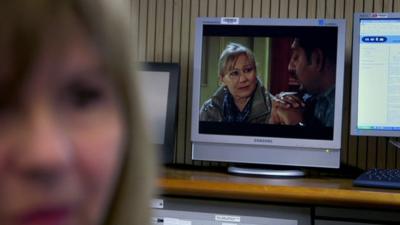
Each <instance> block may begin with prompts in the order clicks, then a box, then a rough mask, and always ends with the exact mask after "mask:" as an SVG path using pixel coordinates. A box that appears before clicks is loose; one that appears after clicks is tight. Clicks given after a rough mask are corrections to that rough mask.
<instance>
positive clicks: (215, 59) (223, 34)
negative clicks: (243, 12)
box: [192, 18, 345, 168]
mask: <svg viewBox="0 0 400 225" xmlns="http://www.w3.org/2000/svg"><path fill="white" fill-rule="evenodd" d="M195 38H196V40H195V55H194V73H193V101H192V104H193V105H192V142H193V159H199V160H210V161H225V162H241V163H254V164H273V165H295V166H310V167H329V168H335V167H338V166H339V161H340V147H341V128H342V98H343V67H344V46H345V23H344V21H343V20H328V19H265V18H258V19H255V18H198V19H197V21H196V37H195ZM295 154H298V157H296V156H295ZM294 156H295V157H294Z"/></svg>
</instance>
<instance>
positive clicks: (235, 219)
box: [215, 215, 240, 223]
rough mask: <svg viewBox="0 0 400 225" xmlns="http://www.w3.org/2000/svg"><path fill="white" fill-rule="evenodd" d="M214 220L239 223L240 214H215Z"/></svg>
mask: <svg viewBox="0 0 400 225" xmlns="http://www.w3.org/2000/svg"><path fill="white" fill-rule="evenodd" d="M215 220H216V221H223V222H235V223H240V216H230V215H215Z"/></svg>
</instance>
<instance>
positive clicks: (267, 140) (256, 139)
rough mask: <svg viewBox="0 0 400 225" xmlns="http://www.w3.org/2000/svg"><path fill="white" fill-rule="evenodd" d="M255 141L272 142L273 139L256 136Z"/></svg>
mask: <svg viewBox="0 0 400 225" xmlns="http://www.w3.org/2000/svg"><path fill="white" fill-rule="evenodd" d="M254 142H258V143H272V140H271V139H264V138H254Z"/></svg>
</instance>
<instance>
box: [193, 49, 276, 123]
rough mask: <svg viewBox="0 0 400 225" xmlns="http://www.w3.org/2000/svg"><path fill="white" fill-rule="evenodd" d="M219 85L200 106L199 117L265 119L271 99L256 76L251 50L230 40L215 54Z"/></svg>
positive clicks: (217, 120) (257, 121)
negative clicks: (217, 60)
mask: <svg viewBox="0 0 400 225" xmlns="http://www.w3.org/2000/svg"><path fill="white" fill-rule="evenodd" d="M218 67H219V74H218V76H219V81H220V83H221V84H222V85H221V87H219V88H218V89H217V91H216V92H215V93H214V94H213V96H212V97H211V98H210V99H208V100H207V101H206V102H205V103H204V104H203V106H202V107H201V109H200V121H215V122H249V123H265V122H266V121H268V118H269V116H270V113H271V99H270V96H269V94H266V91H265V88H264V87H263V86H262V84H261V82H260V81H259V79H258V78H257V67H256V62H255V58H254V54H253V52H251V51H250V49H248V48H246V47H244V46H243V45H240V44H237V43H230V44H228V45H227V46H226V48H225V49H224V51H223V52H222V54H221V56H220V58H219V64H218Z"/></svg>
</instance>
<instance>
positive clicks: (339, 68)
mask: <svg viewBox="0 0 400 225" xmlns="http://www.w3.org/2000/svg"><path fill="white" fill-rule="evenodd" d="M222 20H223V18H221V17H214V18H210V17H200V18H197V19H196V30H195V51H194V64H193V99H192V106H193V107H192V130H191V131H192V135H191V138H192V142H193V143H194V144H195V143H215V144H219V143H221V141H222V142H223V143H224V144H239V145H249V146H250V145H253V146H273V147H282V146H283V147H290V148H297V147H299V148H315V149H321V148H324V149H336V150H340V148H341V135H342V133H341V131H342V109H343V80H344V60H345V31H346V25H345V20H343V19H267V18H237V23H236V24H232V26H234V25H249V26H252V25H262V26H315V27H318V26H335V27H337V28H338V48H337V65H336V74H337V76H336V91H335V122H334V132H333V139H332V140H314V139H308V140H307V139H296V138H276V137H275V138H272V137H253V136H250V137H249V136H239V135H216V134H202V133H199V109H200V85H199V84H200V82H201V81H200V79H201V77H200V75H201V60H202V57H201V55H202V39H203V25H222V24H224V23H221V21H222ZM224 25H226V24H224Z"/></svg>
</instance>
